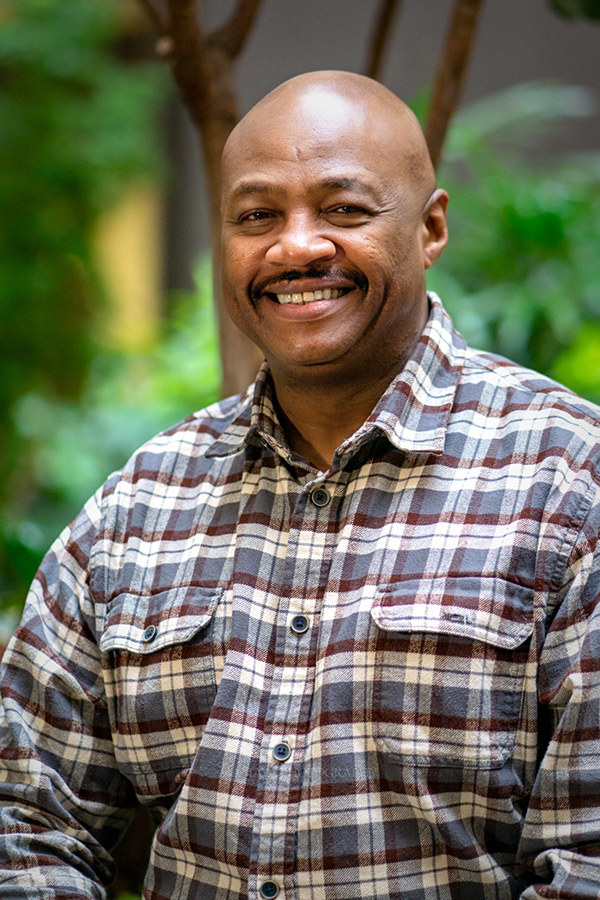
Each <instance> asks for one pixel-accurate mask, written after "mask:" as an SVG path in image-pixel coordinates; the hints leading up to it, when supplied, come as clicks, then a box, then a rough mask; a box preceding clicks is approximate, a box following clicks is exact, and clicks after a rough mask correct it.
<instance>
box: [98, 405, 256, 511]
mask: <svg viewBox="0 0 600 900" xmlns="http://www.w3.org/2000/svg"><path fill="white" fill-rule="evenodd" d="M251 396H252V395H251V392H250V389H249V391H248V392H246V393H245V394H242V395H236V396H233V397H228V398H227V399H226V400H222V401H220V402H218V403H214V404H212V405H211V406H208V407H206V408H205V409H202V410H199V411H198V412H195V413H193V414H192V415H190V416H188V417H187V418H186V419H183V420H182V421H181V422H178V423H176V424H175V425H173V426H171V427H170V428H167V429H166V430H165V431H162V432H160V433H159V434H157V435H155V436H154V437H153V438H151V439H150V440H148V441H146V442H145V443H144V444H142V446H141V447H140V448H139V449H138V450H137V451H136V452H135V453H134V454H133V455H132V456H131V457H130V459H129V460H128V461H127V462H126V463H125V465H124V466H123V468H122V469H121V470H120V471H119V472H116V473H114V474H113V475H112V476H111V477H110V478H109V479H108V480H107V481H106V483H105V485H104V489H103V505H106V504H107V503H108V504H111V503H113V502H114V499H115V496H114V495H115V494H117V495H118V502H119V503H127V502H128V499H127V498H130V499H131V498H132V496H133V494H137V495H138V497H139V496H140V493H144V492H148V491H153V492H155V491H157V490H158V491H159V492H160V491H163V492H165V491H166V489H167V487H168V488H169V489H170V491H171V492H173V491H178V490H180V489H181V488H182V487H184V486H185V485H188V486H189V485H191V484H192V483H193V482H195V481H197V480H198V479H200V480H202V478H203V477H207V476H209V477H210V473H211V472H215V471H216V470H218V469H219V468H220V467H221V466H222V465H223V464H224V462H226V460H223V459H222V458H216V457H215V458H213V457H210V455H208V451H210V449H211V448H212V447H213V446H214V445H215V444H217V443H219V442H220V441H222V439H223V437H224V435H225V434H226V433H227V434H232V433H233V434H235V435H237V436H238V439H239V441H240V442H241V441H242V440H243V437H244V436H245V434H246V433H247V431H248V428H249V426H250V411H251Z"/></svg>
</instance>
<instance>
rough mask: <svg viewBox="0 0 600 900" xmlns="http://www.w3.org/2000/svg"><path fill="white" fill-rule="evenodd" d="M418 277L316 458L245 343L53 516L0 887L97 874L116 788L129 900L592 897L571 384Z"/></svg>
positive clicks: (7, 688) (599, 587)
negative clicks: (325, 451) (212, 381)
mask: <svg viewBox="0 0 600 900" xmlns="http://www.w3.org/2000/svg"><path fill="white" fill-rule="evenodd" d="M431 301H432V312H431V316H430V319H429V322H428V325H427V327H426V329H425V331H424V333H423V335H422V338H421V340H420V342H419V344H418V345H417V347H416V349H415V352H414V354H413V357H412V359H411V360H410V362H409V363H408V365H407V366H406V369H405V371H404V372H403V373H402V374H401V376H400V377H399V378H398V379H397V380H396V381H395V382H394V383H393V384H392V385H391V386H390V388H389V389H388V391H387V392H386V393H385V394H384V396H383V397H382V398H381V401H380V403H379V404H378V406H377V407H376V409H375V410H374V411H373V413H372V415H371V416H370V417H369V419H368V420H367V421H366V422H365V424H364V425H363V426H362V427H361V428H360V430H359V431H358V432H357V433H356V434H355V435H353V437H352V438H350V439H349V440H348V441H346V442H345V443H344V444H343V445H342V446H341V447H340V448H339V449H338V452H337V454H336V457H335V459H334V463H333V466H332V468H331V469H330V471H329V472H327V473H319V472H317V471H315V470H314V469H312V468H311V467H310V466H308V465H307V464H306V463H305V462H304V461H303V460H301V459H299V458H297V457H296V456H294V455H293V454H292V453H291V452H290V450H289V449H288V448H287V446H286V444H285V440H284V437H283V434H282V432H281V429H280V426H279V425H278V422H277V418H276V415H275V413H274V408H273V395H272V386H271V382H270V379H269V375H268V372H267V371H266V369H263V370H262V371H261V373H260V375H259V378H258V381H257V384H256V387H255V389H254V393H249V394H247V395H246V396H245V397H243V398H241V400H240V398H234V399H232V400H228V401H225V402H223V403H221V404H218V405H215V406H213V407H211V408H210V409H208V410H205V411H203V412H201V413H198V414H197V415H194V416H192V417H191V418H190V419H189V420H187V421H186V422H184V423H182V424H180V425H178V426H176V427H175V428H173V429H171V430H169V431H168V432H166V433H164V434H162V435H159V436H158V437H157V438H156V439H154V440H152V441H150V442H149V443H148V444H147V445H146V446H144V447H143V448H142V449H141V450H140V451H139V452H138V453H137V454H136V455H135V456H134V457H133V459H132V460H131V461H130V462H129V464H128V465H127V466H126V467H125V468H124V470H123V472H122V473H120V474H118V475H115V476H113V477H111V478H110V479H109V480H108V482H107V484H106V485H105V486H104V488H103V489H102V490H101V491H100V492H99V493H98V494H97V495H96V496H95V497H94V498H93V499H92V500H91V501H90V502H89V503H88V505H87V506H86V508H85V510H84V511H83V512H82V513H81V515H80V516H79V517H78V518H77V519H76V520H75V522H74V524H73V525H72V526H71V528H70V529H67V530H66V531H65V532H64V533H63V535H62V536H61V537H60V538H59V540H58V541H57V542H56V544H55V545H54V547H53V548H52V550H51V551H50V553H49V554H48V556H47V558H46V560H45V562H44V564H43V567H42V569H41V571H40V573H39V575H38V577H37V579H36V582H35V584H34V586H33V589H32V592H31V595H30V598H29V601H28V605H27V607H26V610H25V614H24V618H23V622H22V624H21V627H20V628H19V630H18V632H17V634H16V636H15V638H14V639H13V642H12V644H11V647H10V649H9V651H8V652H7V654H6V656H5V660H4V676H3V686H2V694H3V699H4V707H3V712H2V727H3V729H4V736H3V740H2V746H3V751H2V766H3V776H2V779H3V783H2V785H1V786H0V804H1V813H2V815H1V823H2V837H1V839H0V848H1V854H2V865H3V868H2V871H1V873H0V897H2V898H9V897H10V898H11V900H13V898H25V897H36V898H67V897H68V898H84V897H85V898H89V897H94V898H101V897H103V896H104V893H103V888H102V886H101V885H102V882H103V881H106V880H108V879H110V877H111V871H112V863H111V859H110V856H109V852H108V851H109V850H110V847H111V845H112V844H113V843H114V841H115V839H116V838H117V836H118V835H119V834H120V833H121V831H122V829H123V828H124V826H125V825H126V823H127V821H128V820H129V818H130V815H131V811H132V809H133V807H134V806H135V804H136V803H138V802H139V803H142V804H145V805H146V806H147V807H148V808H149V809H150V810H151V811H152V813H153V814H154V816H155V817H156V821H157V823H158V829H157V832H156V837H155V841H154V846H153V852H152V861H151V866H150V870H149V873H148V877H147V883H146V887H145V894H144V896H145V897H146V898H148V900H167V898H168V900H191V898H198V900H242V898H247V897H249V898H253V900H254V898H257V900H259V898H260V897H261V896H263V895H264V896H267V897H268V896H273V895H274V892H276V891H277V890H279V898H280V900H283V898H286V900H363V898H368V900H371V898H376V900H400V898H401V900H432V898H433V900H456V898H468V900H492V898H495V900H508V898H516V897H522V898H523V900H532V898H534V897H548V898H560V900H567V898H569V900H575V898H584V897H585V898H590V897H596V898H597V897H600V855H599V848H600V717H599V691H600V678H599V675H600V628H599V627H597V626H598V625H599V615H598V611H597V600H598V596H599V593H600V566H599V565H598V533H599V528H600V491H599V470H598V452H599V439H600V427H599V422H600V420H599V418H598V411H597V410H596V409H595V408H594V407H592V406H591V405H589V404H587V403H585V402H584V401H581V400H579V399H577V398H576V397H574V396H573V395H571V394H570V393H569V392H568V391H566V390H564V389H562V388H560V387H559V386H557V385H554V384H553V383H551V382H549V381H548V380H546V379H544V378H542V377H541V376H538V375H536V374H534V373H531V372H527V371H524V370H522V369H520V368H518V367H517V366H515V365H513V364H511V363H508V362H506V361H505V360H500V359H497V358H494V357H491V356H488V355H485V354H481V353H478V352H475V351H471V350H469V349H468V348H466V347H465V345H464V342H463V341H462V339H461V338H460V337H459V336H458V335H457V334H456V333H454V332H453V331H452V328H451V324H450V322H449V320H448V318H447V316H446V314H445V313H444V312H443V310H442V308H441V306H440V304H439V301H438V300H437V299H436V298H435V297H432V298H431ZM319 490H320V493H317V494H315V491H319ZM323 491H326V494H325V493H324V492H323ZM298 617H300V618H298ZM302 617H304V618H302ZM282 744H283V745H286V746H284V747H283V748H282V747H281V746H279V745H282ZM276 747H279V749H278V750H277V752H276V753H275V754H274V752H273V751H274V750H275V748H276ZM288 751H289V755H288ZM265 885H266V886H265ZM261 892H262V893H261Z"/></svg>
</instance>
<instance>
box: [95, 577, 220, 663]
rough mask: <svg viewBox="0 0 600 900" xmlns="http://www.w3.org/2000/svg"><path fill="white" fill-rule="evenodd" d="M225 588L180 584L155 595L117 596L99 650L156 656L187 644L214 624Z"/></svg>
mask: <svg viewBox="0 0 600 900" xmlns="http://www.w3.org/2000/svg"><path fill="white" fill-rule="evenodd" d="M222 594H223V589H222V588H206V587H198V586H190V585H179V586H176V587H171V588H168V589H167V590H164V591H159V592H158V593H156V594H150V595H140V594H129V593H122V594H118V596H116V597H115V598H114V600H113V601H112V603H111V604H110V607H109V610H108V621H107V624H106V628H105V629H104V632H103V633H102V636H101V638H100V643H99V645H100V650H102V651H103V652H106V651H109V650H129V651H131V652H132V653H144V654H146V653H156V651H157V650H163V649H164V648H165V647H171V646H173V645H175V644H185V643H187V642H188V641H190V640H191V639H192V638H193V637H195V635H196V634H197V633H198V632H199V631H200V630H201V629H203V628H206V626H207V625H208V624H209V622H210V621H211V619H212V617H213V615H214V613H215V609H216V607H217V604H218V602H219V598H220V597H221V596H222Z"/></svg>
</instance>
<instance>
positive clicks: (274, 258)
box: [265, 214, 337, 266]
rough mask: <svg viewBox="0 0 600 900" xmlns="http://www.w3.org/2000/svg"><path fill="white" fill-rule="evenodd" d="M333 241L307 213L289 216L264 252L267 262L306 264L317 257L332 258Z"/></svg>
mask: <svg viewBox="0 0 600 900" xmlns="http://www.w3.org/2000/svg"><path fill="white" fill-rule="evenodd" d="M336 252H337V250H336V246H335V244H334V242H333V241H332V240H331V239H330V238H328V237H327V236H326V235H324V234H322V233H320V232H319V228H318V222H317V221H315V220H314V218H312V217H309V216H308V215H303V214H298V215H294V216H289V217H288V218H287V219H286V220H285V221H284V222H283V223H282V225H281V228H280V229H279V230H278V232H277V235H276V237H275V240H274V242H273V243H272V244H271V246H270V247H269V249H268V250H267V252H266V254H265V258H266V260H267V262H270V263H273V264H275V265H277V264H279V265H284V266H290V265H295V266H307V265H309V263H311V262H314V261H315V260H317V259H333V257H334V256H335V254H336Z"/></svg>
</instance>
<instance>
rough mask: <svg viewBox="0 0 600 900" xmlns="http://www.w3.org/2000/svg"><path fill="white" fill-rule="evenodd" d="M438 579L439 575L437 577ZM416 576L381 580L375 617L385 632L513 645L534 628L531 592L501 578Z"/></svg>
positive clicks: (373, 611) (497, 645)
mask: <svg viewBox="0 0 600 900" xmlns="http://www.w3.org/2000/svg"><path fill="white" fill-rule="evenodd" d="M434 581H435V580H434ZM439 582H440V584H439V586H438V585H436V584H435V583H434V584H431V583H429V584H428V588H429V590H428V592H427V594H424V590H423V582H422V581H421V580H418V579H414V580H411V581H406V582H401V583H398V584H388V585H382V586H380V587H379V588H378V591H377V594H376V596H375V599H374V601H373V605H372V608H371V618H372V619H373V621H374V622H375V624H376V625H377V626H378V627H379V628H381V629H382V630H383V631H389V632H390V631H391V632H399V633H400V632H421V633H433V634H447V635H456V636H457V637H464V638H467V639H469V640H474V641H481V642H483V643H485V644H491V645H492V646H494V647H501V648H503V649H505V650H514V649H515V648H516V647H518V646H519V645H520V644H522V643H523V642H524V641H525V640H527V638H528V637H530V635H531V632H532V630H533V592H532V590H531V589H530V588H527V587H524V586H523V585H520V584H515V583H514V582H509V581H506V580H505V579H503V578H493V577H485V576H484V577H481V576H474V577H460V578H452V579H450V578H445V579H442V578H440V579H439Z"/></svg>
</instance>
